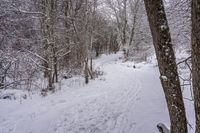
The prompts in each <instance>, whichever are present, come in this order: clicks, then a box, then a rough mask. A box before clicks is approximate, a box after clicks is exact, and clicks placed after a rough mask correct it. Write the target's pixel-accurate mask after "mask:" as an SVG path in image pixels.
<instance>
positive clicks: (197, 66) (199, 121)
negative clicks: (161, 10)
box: [192, 0, 200, 133]
mask: <svg viewBox="0 0 200 133" xmlns="http://www.w3.org/2000/svg"><path fill="white" fill-rule="evenodd" d="M199 7H200V1H199V0H192V83H193V92H194V105H195V116H196V117H195V118H196V131H195V132H196V133H200V82H199V81H200V8H199Z"/></svg>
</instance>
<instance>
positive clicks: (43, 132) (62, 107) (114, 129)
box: [0, 55, 168, 133]
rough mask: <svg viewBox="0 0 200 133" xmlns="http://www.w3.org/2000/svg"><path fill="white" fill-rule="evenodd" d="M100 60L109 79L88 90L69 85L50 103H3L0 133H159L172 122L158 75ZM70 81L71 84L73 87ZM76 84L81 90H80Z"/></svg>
mask: <svg viewBox="0 0 200 133" xmlns="http://www.w3.org/2000/svg"><path fill="white" fill-rule="evenodd" d="M118 58H119V55H110V56H103V57H102V58H101V59H98V60H97V61H96V65H97V66H100V67H101V69H102V70H103V71H104V75H103V76H102V77H100V78H99V79H96V80H94V81H92V82H90V83H89V85H83V84H82V81H79V79H73V80H72V81H73V82H74V85H73V83H68V82H66V83H65V84H63V86H64V88H63V90H61V91H58V92H56V93H55V94H51V95H49V96H47V97H45V98H40V97H33V98H32V99H29V100H24V101H22V103H21V104H20V103H19V101H7V100H5V101H2V100H1V101H0V107H1V109H0V133H147V132H148V133H155V132H157V129H156V124H157V123H159V122H164V123H168V118H167V116H168V113H167V108H166V103H165V99H164V94H163V91H162V89H161V85H160V82H159V75H158V70H157V68H156V67H153V66H151V65H141V67H140V66H139V65H138V67H136V69H134V68H133V67H132V66H133V64H131V63H129V64H128V63H121V62H120V61H118ZM72 81H71V82H72ZM77 83H78V84H79V86H77Z"/></svg>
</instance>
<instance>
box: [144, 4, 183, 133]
mask: <svg viewBox="0 0 200 133" xmlns="http://www.w3.org/2000/svg"><path fill="white" fill-rule="evenodd" d="M144 2H145V7H146V12H147V16H148V20H149V25H150V29H151V33H152V36H153V43H154V47H155V51H156V56H157V60H158V65H159V70H160V74H161V76H160V80H161V83H162V87H163V90H164V93H165V98H166V101H167V106H168V110H169V116H170V122H171V133H187V122H186V114H185V107H184V103H183V97H182V92H181V86H180V81H179V77H178V72H177V66H176V60H175V55H174V51H173V48H172V41H171V36H170V31H169V27H168V22H167V18H166V14H165V9H164V4H163V1H162V0H156V1H155V0H144Z"/></svg>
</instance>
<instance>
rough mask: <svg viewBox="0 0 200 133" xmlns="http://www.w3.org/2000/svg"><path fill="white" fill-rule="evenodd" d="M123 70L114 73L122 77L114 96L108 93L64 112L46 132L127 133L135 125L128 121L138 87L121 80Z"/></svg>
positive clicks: (120, 68) (136, 98) (133, 81)
mask: <svg viewBox="0 0 200 133" xmlns="http://www.w3.org/2000/svg"><path fill="white" fill-rule="evenodd" d="M115 65H117V64H115ZM112 68H113V64H112ZM124 69H126V68H125V67H121V66H115V69H114V70H122V71H121V72H120V73H119V74H122V75H124V76H123V77H122V78H121V79H120V80H121V82H119V84H120V85H119V86H118V88H120V89H117V90H115V91H114V92H112V91H109V90H108V93H102V95H99V96H98V97H92V98H91V99H87V100H85V101H84V102H82V103H81V104H78V105H75V106H73V107H72V108H71V109H66V113H65V114H64V116H61V117H60V118H58V119H57V120H56V121H55V122H54V123H52V126H51V127H53V129H52V128H49V132H52V131H53V132H55V133H62V132H67V133H75V132H77V133H79V132H81V133H102V132H103V133H104V132H105V133H106V132H108V133H110V132H115V133H128V132H129V131H130V130H131V129H132V128H133V127H134V125H135V124H136V123H135V122H134V121H132V119H131V117H134V113H133V112H134V104H135V102H137V101H138V100H139V99H140V97H139V93H140V91H141V83H140V82H139V81H138V80H137V79H130V80H128V81H125V80H126V79H127V78H124V77H126V76H128V77H130V73H129V72H130V71H128V72H126V73H124V71H123V70H124ZM108 74H109V73H108ZM123 78H124V79H123ZM113 80H114V79H113ZM114 87H117V84H116V85H115V86H114ZM110 89H112V90H113V88H110ZM88 114H89V115H88Z"/></svg>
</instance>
